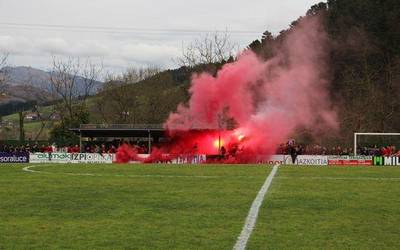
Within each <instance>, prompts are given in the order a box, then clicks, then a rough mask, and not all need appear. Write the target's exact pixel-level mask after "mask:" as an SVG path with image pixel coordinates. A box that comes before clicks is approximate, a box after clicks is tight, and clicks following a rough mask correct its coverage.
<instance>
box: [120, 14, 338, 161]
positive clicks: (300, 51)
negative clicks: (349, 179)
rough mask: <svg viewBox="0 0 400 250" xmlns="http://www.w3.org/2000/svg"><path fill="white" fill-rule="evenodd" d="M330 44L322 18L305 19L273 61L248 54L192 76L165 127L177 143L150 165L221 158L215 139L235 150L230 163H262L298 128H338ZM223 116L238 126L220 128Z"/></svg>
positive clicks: (154, 156) (160, 151) (125, 155)
mask: <svg viewBox="0 0 400 250" xmlns="http://www.w3.org/2000/svg"><path fill="white" fill-rule="evenodd" d="M327 42H328V39H327V34H326V33H325V31H324V29H323V27H322V26H321V24H320V22H319V19H318V18H315V17H306V18H303V19H302V20H301V21H300V22H299V23H298V24H297V25H296V27H295V28H294V29H292V30H291V31H288V32H287V33H286V35H285V37H284V39H283V40H282V42H281V43H280V45H279V47H278V48H277V49H276V51H275V56H274V57H273V58H271V59H269V60H268V61H262V60H261V59H259V58H258V57H257V56H256V55H255V54H254V53H252V52H251V51H245V52H243V53H242V54H241V55H240V56H239V58H238V60H237V61H235V62H233V63H229V64H226V65H225V66H223V68H222V69H221V70H220V71H219V72H218V73H217V75H216V76H215V77H214V76H212V75H210V74H208V73H202V74H199V75H194V76H193V79H192V84H191V88H190V90H189V91H190V94H191V98H190V100H189V103H188V104H187V105H185V104H181V105H179V107H178V109H177V111H176V112H175V113H172V114H170V116H169V118H168V120H167V122H166V123H165V127H166V128H167V130H168V132H169V135H170V137H171V139H172V142H171V143H170V144H169V145H168V146H165V147H164V148H162V149H158V150H156V151H155V153H153V154H152V156H150V160H148V161H150V162H152V161H153V160H154V161H157V159H159V158H160V159H161V158H162V155H163V153H170V154H196V153H198V154H218V148H219V147H218V146H219V145H215V141H216V140H218V137H221V141H222V143H221V144H223V145H224V147H226V148H227V149H228V152H227V153H229V151H230V150H235V151H236V157H235V158H234V159H231V158H230V159H228V160H227V161H228V162H242V163H245V162H258V161H259V160H263V159H260V157H261V158H264V160H265V158H267V157H268V155H271V154H274V153H275V152H276V149H277V146H278V145H279V144H280V143H284V142H286V141H287V140H288V139H289V138H290V137H291V136H292V135H293V134H294V132H295V131H296V129H299V128H305V129H309V130H312V131H321V130H323V129H327V128H329V129H330V130H332V129H336V128H337V126H338V125H337V122H336V113H335V112H334V111H332V108H331V103H330V99H329V93H328V90H327V87H328V84H329V81H328V77H327V76H328V74H327V68H328V66H327V63H326V61H327V55H328V50H327ZM221 117H224V118H229V119H231V120H234V121H235V123H236V127H237V128H236V129H235V130H234V131H228V130H222V131H221V129H220V128H221V127H222V128H224V127H225V126H224V124H221V120H222V119H221ZM221 125H222V126H221ZM218 130H220V132H218ZM120 154H121V156H123V157H121V159H122V158H123V159H125V158H126V159H128V158H129V157H131V158H133V159H135V158H137V157H136V156H135V153H124V149H122V151H121V152H120ZM117 159H118V154H117ZM126 159H125V160H126ZM143 161H144V160H143Z"/></svg>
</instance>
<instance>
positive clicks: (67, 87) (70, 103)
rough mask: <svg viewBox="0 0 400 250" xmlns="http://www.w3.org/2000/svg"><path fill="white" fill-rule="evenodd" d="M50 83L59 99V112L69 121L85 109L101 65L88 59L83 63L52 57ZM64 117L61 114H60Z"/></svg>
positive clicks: (73, 59)
mask: <svg viewBox="0 0 400 250" xmlns="http://www.w3.org/2000/svg"><path fill="white" fill-rule="evenodd" d="M52 63H53V66H52V72H51V73H50V82H51V85H52V90H53V93H54V95H55V97H56V98H60V99H61V102H60V105H61V106H60V110H62V111H65V112H66V115H67V118H69V119H70V120H71V121H72V120H74V118H76V116H77V114H80V112H82V111H83V110H85V108H86V100H87V98H88V97H89V96H90V95H91V94H93V93H94V88H95V84H96V82H97V81H98V79H99V78H100V75H101V71H102V69H103V67H102V65H101V66H99V65H96V64H94V63H93V62H92V61H91V60H90V59H86V60H85V61H84V62H83V63H82V62H81V60H80V59H79V58H68V59H64V60H62V59H59V58H56V57H54V56H53V60H52ZM60 116H61V117H62V118H64V117H65V114H63V112H61V113H60Z"/></svg>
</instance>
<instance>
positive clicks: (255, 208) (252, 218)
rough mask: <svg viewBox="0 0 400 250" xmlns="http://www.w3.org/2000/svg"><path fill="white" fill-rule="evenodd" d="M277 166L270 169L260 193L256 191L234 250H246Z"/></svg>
mask: <svg viewBox="0 0 400 250" xmlns="http://www.w3.org/2000/svg"><path fill="white" fill-rule="evenodd" d="M279 165H280V164H277V165H275V166H274V167H273V168H272V171H271V173H270V174H269V175H268V177H267V179H266V180H265V182H264V184H263V185H262V187H261V189H260V191H258V194H257V196H256V198H255V199H254V201H253V203H252V204H251V207H250V210H249V214H248V215H247V218H246V221H245V223H244V226H243V229H242V232H241V233H240V235H239V237H238V239H237V241H236V244H235V246H233V249H234V250H244V249H246V245H247V241H248V240H249V238H250V235H251V233H252V232H253V229H254V227H255V225H256V222H257V217H258V212H259V210H260V207H261V205H262V203H263V200H264V197H265V194H266V193H267V192H268V189H269V187H270V186H271V183H272V179H273V178H274V176H275V174H276V172H277V171H278V167H279Z"/></svg>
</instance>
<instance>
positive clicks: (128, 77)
mask: <svg viewBox="0 0 400 250" xmlns="http://www.w3.org/2000/svg"><path fill="white" fill-rule="evenodd" d="M160 72H161V68H160V67H158V66H155V65H151V66H147V67H130V68H128V69H127V70H126V71H125V72H124V73H122V75H121V76H119V77H116V78H117V79H118V80H119V81H121V82H124V83H136V82H140V81H143V80H145V79H147V78H150V77H152V76H154V75H156V74H158V73H160Z"/></svg>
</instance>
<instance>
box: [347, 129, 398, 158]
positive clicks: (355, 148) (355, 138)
mask: <svg viewBox="0 0 400 250" xmlns="http://www.w3.org/2000/svg"><path fill="white" fill-rule="evenodd" d="M359 135H398V136H400V133H354V149H353V150H354V155H355V156H356V155H357V136H359Z"/></svg>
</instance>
